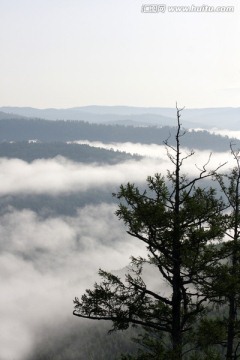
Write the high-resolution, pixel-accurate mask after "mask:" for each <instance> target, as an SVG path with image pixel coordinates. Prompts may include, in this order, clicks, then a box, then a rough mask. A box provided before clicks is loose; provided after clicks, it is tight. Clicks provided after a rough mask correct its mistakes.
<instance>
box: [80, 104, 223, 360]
mask: <svg viewBox="0 0 240 360" xmlns="http://www.w3.org/2000/svg"><path fill="white" fill-rule="evenodd" d="M181 111H182V109H178V108H177V128H176V135H175V140H176V145H175V147H173V146H171V145H169V144H168V141H166V142H165V145H166V150H167V154H168V158H169V161H170V164H171V165H172V164H173V166H174V170H173V171H172V172H170V171H168V173H167V176H166V178H164V177H163V176H162V175H160V174H155V176H153V177H151V176H149V177H148V179H147V187H146V190H144V191H140V190H139V188H138V187H136V186H135V185H134V184H130V183H128V184H127V185H126V186H123V185H122V186H121V187H120V190H119V192H118V193H117V194H115V196H116V197H117V198H118V199H119V200H120V205H119V208H118V210H117V212H116V214H117V216H118V218H119V219H121V220H122V221H123V222H124V223H125V225H126V227H127V232H128V234H129V235H130V236H133V237H135V238H136V239H138V240H140V241H142V242H144V243H145V244H146V249H147V252H148V255H147V256H146V257H145V258H142V257H137V258H136V257H134V256H133V257H132V258H131V264H130V268H131V270H130V271H129V272H128V273H127V274H126V278H125V280H122V279H121V278H120V277H119V276H116V275H113V274H111V273H109V272H106V271H103V270H100V271H99V274H100V276H101V278H102V282H101V283H99V284H97V283H96V284H95V285H94V289H93V290H90V289H88V290H86V293H85V294H84V295H83V296H82V297H81V300H79V299H78V298H75V300H74V305H75V310H74V315H76V316H79V317H83V318H88V319H97V320H110V321H112V323H113V328H112V330H124V329H126V328H128V327H129V325H130V324H133V325H135V326H140V327H142V328H143V329H145V330H146V333H145V340H146V341H145V344H144V342H142V344H143V345H144V346H145V350H146V354H148V352H149V351H151V349H153V350H154V352H155V355H154V356H155V357H151V358H155V359H158V360H160V359H166V358H168V359H169V360H170V359H172V360H173V359H174V360H181V359H183V358H186V356H187V355H186V356H185V354H189V353H190V350H191V347H190V345H189V344H190V342H191V336H189V334H190V333H191V331H193V329H194V326H195V324H196V321H198V320H199V319H200V318H201V316H202V315H203V314H204V312H205V310H206V308H207V303H208V295H207V294H205V293H204V292H202V291H201V289H202V286H201V282H202V281H203V278H204V276H205V274H206V269H207V268H212V267H214V265H216V264H217V262H218V257H217V256H216V257H215V256H214V253H215V252H214V251H213V247H214V246H215V245H213V244H212V245H211V244H210V243H211V241H212V240H215V241H216V239H221V238H222V235H223V230H222V229H223V226H222V221H223V217H222V214H221V213H222V210H223V208H224V204H223V202H222V201H221V200H219V199H218V198H217V197H216V193H215V190H214V189H213V188H212V187H209V188H208V189H206V188H202V187H201V186H199V183H203V179H205V178H208V177H211V176H212V174H213V172H211V171H210V172H209V171H208V170H207V165H208V163H209V160H210V158H209V159H208V161H207V162H206V164H205V165H204V166H203V167H202V168H201V169H199V174H198V176H197V177H195V178H188V177H187V176H186V175H185V174H184V173H183V171H182V166H183V163H184V161H186V160H187V159H188V158H191V156H192V155H193V154H194V152H193V151H192V152H190V153H189V154H186V155H182V149H181V146H180V139H181V137H182V136H183V135H184V134H185V132H184V131H182V128H181V124H180V117H181ZM219 167H220V166H219ZM219 167H218V168H219ZM218 168H217V169H218ZM217 169H215V171H216V170H217ZM146 264H148V266H151V267H154V268H155V269H156V270H157V272H158V277H159V284H161V283H162V280H164V281H165V283H166V284H167V286H168V292H165V291H163V289H162V288H161V286H159V288H158V289H153V288H152V287H151V284H148V283H146V282H145V281H144V276H143V274H144V269H145V267H146ZM146 344H148V345H146ZM152 354H153V353H152ZM146 356H148V355H146ZM140 358H141V359H143V358H144V357H139V359H140ZM145 358H147V357H145Z"/></svg>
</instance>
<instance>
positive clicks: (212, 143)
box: [0, 119, 240, 151]
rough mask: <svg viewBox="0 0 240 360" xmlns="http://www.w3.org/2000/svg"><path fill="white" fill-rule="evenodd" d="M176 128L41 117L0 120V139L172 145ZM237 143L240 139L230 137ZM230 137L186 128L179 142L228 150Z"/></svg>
mask: <svg viewBox="0 0 240 360" xmlns="http://www.w3.org/2000/svg"><path fill="white" fill-rule="evenodd" d="M175 132H176V128H174V127H169V126H164V127H161V128H158V127H133V126H120V125H115V126H113V125H102V124H89V123H87V122H83V121H63V120H61V121H60V120H58V121H54V122H53V121H48V120H41V119H8V120H0V141H1V142H4V141H6V142H9V141H27V140H30V139H38V140H39V141H41V142H67V141H74V140H89V141H102V142H105V143H111V142H133V143H142V144H160V145H162V144H163V141H165V140H166V139H168V141H169V144H172V145H174V144H175V141H174V139H175V138H174V137H175ZM234 142H235V143H236V146H238V147H240V141H239V140H234ZM229 143H230V139H229V138H228V137H222V136H220V135H214V134H210V133H208V132H207V131H198V132H196V131H191V132H187V133H186V135H185V136H184V137H183V138H182V145H183V146H186V147H188V148H191V149H192V148H194V149H202V150H203V149H206V150H213V151H226V150H229Z"/></svg>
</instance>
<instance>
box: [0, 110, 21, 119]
mask: <svg viewBox="0 0 240 360" xmlns="http://www.w3.org/2000/svg"><path fill="white" fill-rule="evenodd" d="M23 118H25V117H24V116H21V115H17V114H11V113H5V112H3V111H0V120H7V119H23Z"/></svg>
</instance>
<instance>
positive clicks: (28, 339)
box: [0, 204, 145, 360]
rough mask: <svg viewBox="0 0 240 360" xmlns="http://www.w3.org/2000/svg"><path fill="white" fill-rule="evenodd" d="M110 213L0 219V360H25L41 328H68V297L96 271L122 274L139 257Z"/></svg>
mask: <svg viewBox="0 0 240 360" xmlns="http://www.w3.org/2000/svg"><path fill="white" fill-rule="evenodd" d="M114 211H115V207H114V206H113V205H106V204H102V205H100V206H97V207H93V206H87V207H85V208H83V209H81V210H79V212H78V215H77V216H76V217H62V218H48V219H45V220H44V219H41V218H40V217H38V216H37V215H36V214H35V213H34V212H32V211H29V210H23V211H12V212H10V213H7V214H5V215H3V216H2V217H1V218H0V250H1V254H0V318H1V323H0V334H1V336H0V359H1V360H12V359H14V360H24V359H26V357H27V355H28V354H29V353H31V351H32V349H33V346H34V344H35V343H36V342H37V341H38V337H39V334H40V333H41V332H44V329H45V328H46V327H47V328H48V329H49V328H51V327H53V328H57V327H58V326H59V327H62V326H63V324H64V326H70V325H71V324H72V322H73V321H74V320H73V316H72V310H73V304H72V300H73V298H74V297H75V296H81V294H82V293H83V292H84V290H85V289H86V288H88V287H91V286H92V284H93V282H94V281H95V280H96V278H97V271H98V269H99V268H100V267H102V268H103V269H106V270H109V271H111V270H113V269H121V268H122V267H124V266H126V265H127V264H128V263H129V257H130V255H132V254H139V255H144V252H145V250H144V247H143V246H140V244H139V243H137V241H136V240H135V239H133V238H131V237H129V236H128V235H127V234H126V232H125V229H124V228H123V226H122V224H121V222H119V221H118V220H117V218H116V216H115V215H114ZM74 319H75V318H74ZM46 325H47V326H46ZM13 344H14V345H13Z"/></svg>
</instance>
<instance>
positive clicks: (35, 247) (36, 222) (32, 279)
mask: <svg viewBox="0 0 240 360" xmlns="http://www.w3.org/2000/svg"><path fill="white" fill-rule="evenodd" d="M88 144H89V145H91V146H96V147H103V148H109V147H110V148H111V149H115V150H121V151H126V152H130V153H138V154H141V155H145V156H144V157H143V158H142V160H137V161H134V160H132V161H126V162H122V163H118V164H115V165H103V164H101V165H100V164H97V163H95V164H82V163H75V162H72V161H70V160H67V159H66V158H63V157H61V156H59V157H56V158H53V159H47V160H43V159H39V160H35V161H33V162H31V163H27V162H25V161H23V160H20V159H7V158H1V159H0V181H1V187H0V195H1V197H3V196H5V197H10V196H12V195H17V196H29V195H31V196H37V195H39V194H41V195H45V196H48V197H49V199H50V200H49V201H51V202H54V201H57V199H58V198H59V197H61V196H62V195H63V194H64V195H65V196H66V201H67V199H68V198H67V196H68V195H69V196H70V195H71V194H76V195H78V196H79V194H80V195H81V194H84V193H85V192H86V191H92V192H93V191H95V194H96V193H99V194H101V192H103V191H105V192H106V191H108V190H109V192H112V191H117V190H118V188H119V185H120V184H121V183H123V184H125V183H126V182H128V181H130V182H134V183H136V184H139V185H141V186H142V185H143V184H144V181H145V179H146V177H147V176H148V175H154V173H156V172H161V173H163V174H166V170H167V169H171V163H170V161H169V159H168V158H167V156H166V149H165V147H164V146H157V145H154V144H153V145H142V144H131V143H122V144H119V143H114V144H103V143H99V142H97V143H90V142H88ZM187 151H188V150H187V149H186V152H184V150H183V152H182V156H184V155H186V154H187ZM208 158H209V152H208V151H202V152H200V151H198V152H197V153H196V154H195V155H194V156H193V157H191V158H189V159H187V160H186V162H185V167H184V171H185V172H186V173H188V174H189V175H190V176H192V175H194V174H196V173H197V172H198V169H197V167H198V168H202V166H203V165H204V164H205V163H206V162H207V161H208ZM225 161H229V162H228V164H227V165H225V167H224V169H225V170H226V169H227V168H228V167H229V166H232V163H231V161H232V159H231V156H230V152H226V153H214V154H213V155H212V158H211V161H210V163H209V165H208V169H211V168H216V167H218V166H219V164H221V163H224V162H225ZM195 164H197V167H196V165H195ZM116 208H117V205H116V203H114V202H112V203H105V202H104V201H103V202H101V203H99V204H95V205H94V204H90V203H89V204H88V205H85V206H83V207H81V208H80V207H79V208H78V210H77V212H76V214H75V215H74V216H73V215H64V216H63V215H62V214H60V213H59V214H57V213H55V214H54V215H48V216H41V215H39V214H38V213H37V212H35V211H33V210H32V209H31V208H22V209H16V208H15V207H14V206H6V207H5V209H4V212H2V214H1V217H0V246H1V259H0V276H1V281H0V293H1V296H0V309H1V310H0V312H1V314H0V316H1V324H0V333H1V337H0V359H1V360H23V359H34V353H35V349H36V347H37V346H40V345H39V344H42V345H41V346H45V345H44V342H45V341H47V340H46V339H48V334H49V336H50V334H51V336H53V334H55V337H56V339H57V337H58V335H57V334H61V336H64V334H65V333H67V332H68V331H69V329H70V328H71V327H72V326H73V327H74V326H76V324H77V325H78V324H79V326H80V328H81V327H86V326H89V323H88V322H86V321H82V320H80V319H78V318H75V317H74V316H73V315H72V311H73V303H72V300H73V299H74V297H75V296H79V297H80V296H81V294H83V292H84V290H85V289H86V288H89V287H92V285H93V283H94V281H95V280H97V272H98V269H99V268H103V269H105V270H110V271H120V270H122V269H123V268H124V267H126V266H127V265H128V264H129V261H130V260H129V258H130V256H131V255H134V256H138V255H142V256H144V254H145V248H144V245H143V244H141V243H140V242H139V241H137V240H136V239H134V238H131V237H130V236H129V235H127V234H126V229H125V228H124V225H123V224H122V223H121V222H120V221H119V220H118V219H117V217H116V216H115V211H116ZM148 278H153V276H148ZM152 286H154V284H152ZM161 286H162V288H161V290H162V291H165V290H166V289H165V285H164V284H161ZM109 327H110V324H109ZM106 331H107V330H106ZM78 332H79V330H78ZM59 336H60V335H59ZM76 336H77V335H76ZM84 341H85V340H84V338H83V337H81V336H79V339H78V342H79V344H80V345H81V342H82V344H84ZM56 342H57V340H56ZM13 343H14V346H12V344H13ZM31 356H32V357H31Z"/></svg>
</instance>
